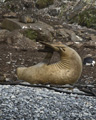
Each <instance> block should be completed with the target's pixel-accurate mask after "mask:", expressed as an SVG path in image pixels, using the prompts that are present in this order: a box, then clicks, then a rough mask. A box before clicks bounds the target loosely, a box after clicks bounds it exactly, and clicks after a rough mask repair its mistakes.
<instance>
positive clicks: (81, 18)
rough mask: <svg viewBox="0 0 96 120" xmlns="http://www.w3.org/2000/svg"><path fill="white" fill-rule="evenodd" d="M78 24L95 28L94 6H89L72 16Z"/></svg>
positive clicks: (95, 9)
mask: <svg viewBox="0 0 96 120" xmlns="http://www.w3.org/2000/svg"><path fill="white" fill-rule="evenodd" d="M74 20H75V21H76V22H78V24H80V25H82V26H86V27H91V28H95V29H96V8H89V9H86V10H84V11H83V12H81V13H79V14H78V16H77V17H76V18H74Z"/></svg>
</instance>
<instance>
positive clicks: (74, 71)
mask: <svg viewBox="0 0 96 120" xmlns="http://www.w3.org/2000/svg"><path fill="white" fill-rule="evenodd" d="M43 44H44V45H45V46H47V47H49V48H51V50H52V51H56V52H58V53H59V54H60V61H58V62H57V63H54V64H49V62H50V59H51V57H52V55H53V52H48V53H47V56H46V57H45V59H44V60H43V62H41V63H38V64H37V65H34V66H31V67H28V68H27V67H25V68H18V69H17V76H18V78H19V79H21V80H24V81H27V82H29V83H31V84H58V85H64V84H73V83H75V82H76V81H77V80H78V79H79V78H80V75H81V72H82V60H81V58H80V56H79V55H78V53H77V52H76V51H75V50H74V49H72V48H70V47H68V46H66V45H63V44H61V43H60V44H49V43H43Z"/></svg>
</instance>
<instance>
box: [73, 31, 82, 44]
mask: <svg viewBox="0 0 96 120" xmlns="http://www.w3.org/2000/svg"><path fill="white" fill-rule="evenodd" d="M71 40H72V41H74V42H81V41H82V38H81V37H79V36H77V35H76V34H75V33H74V32H72V33H71Z"/></svg>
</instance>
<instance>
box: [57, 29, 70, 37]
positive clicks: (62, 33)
mask: <svg viewBox="0 0 96 120" xmlns="http://www.w3.org/2000/svg"><path fill="white" fill-rule="evenodd" d="M56 34H57V35H59V36H61V37H62V38H68V37H69V34H68V33H67V32H66V30H65V29H63V28H60V29H58V30H57V32H56Z"/></svg>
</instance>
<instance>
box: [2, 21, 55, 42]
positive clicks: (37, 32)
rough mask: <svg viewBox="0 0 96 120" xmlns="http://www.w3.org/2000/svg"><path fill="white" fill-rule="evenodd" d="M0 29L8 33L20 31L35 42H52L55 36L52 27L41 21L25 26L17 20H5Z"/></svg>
mask: <svg viewBox="0 0 96 120" xmlns="http://www.w3.org/2000/svg"><path fill="white" fill-rule="evenodd" d="M1 27H2V28H3V29H7V30H10V31H13V30H16V29H20V30H21V31H22V32H23V34H24V36H26V37H28V38H30V39H34V37H35V41H52V40H53V37H54V35H55V31H54V29H53V27H52V26H50V25H48V24H46V23H44V22H41V21H37V22H36V23H28V24H26V23H22V22H19V20H18V19H5V20H4V21H3V22H2V24H1ZM24 31H25V32H24Z"/></svg>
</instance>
